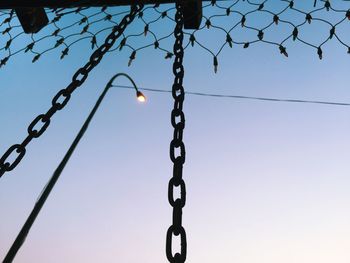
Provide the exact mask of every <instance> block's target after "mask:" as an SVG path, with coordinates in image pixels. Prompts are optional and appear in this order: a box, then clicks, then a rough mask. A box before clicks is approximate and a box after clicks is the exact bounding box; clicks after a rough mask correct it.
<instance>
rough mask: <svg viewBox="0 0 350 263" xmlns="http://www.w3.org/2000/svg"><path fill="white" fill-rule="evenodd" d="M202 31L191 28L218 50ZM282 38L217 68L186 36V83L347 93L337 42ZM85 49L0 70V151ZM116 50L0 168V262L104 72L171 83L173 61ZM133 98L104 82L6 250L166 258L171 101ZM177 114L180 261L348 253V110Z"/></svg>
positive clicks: (308, 94) (220, 104) (277, 108)
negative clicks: (40, 204) (281, 44)
mask: <svg viewBox="0 0 350 263" xmlns="http://www.w3.org/2000/svg"><path fill="white" fill-rule="evenodd" d="M312 2H313V1H312ZM161 27H162V24H160V25H159V28H158V30H159V31H157V32H164V31H165V30H164V29H163V28H161ZM135 28H136V27H135ZM347 29H349V27H347ZM155 30H156V29H155ZM169 31H171V29H170V28H169ZM210 32H211V31H208V34H207V35H206V36H205V35H204V34H203V37H202V39H203V41H206V42H207V43H208V45H213V46H217V45H215V44H216V41H217V39H216V38H215V33H212V34H210ZM213 32H215V31H213ZM312 34H314V35H312ZM312 34H311V35H310V36H313V37H315V38H316V37H317V34H316V32H315V33H312ZM140 41H142V38H141V40H140ZM27 42H28V41H23V43H27ZM51 44H52V43H51ZM286 46H287V47H288V53H289V57H288V58H285V57H284V56H281V55H280V54H279V51H278V48H276V47H274V46H270V45H264V44H258V45H255V46H252V47H250V48H248V49H243V48H241V47H238V46H234V47H233V48H232V49H225V50H224V51H223V52H224V53H223V54H222V55H221V56H220V58H219V62H220V64H219V71H218V73H217V74H214V72H213V67H212V57H211V56H209V55H208V53H206V52H204V51H203V50H201V49H199V48H189V49H187V52H186V54H185V69H186V76H185V83H184V86H185V89H186V90H188V91H196V92H210V93H217V94H236V95H248V96H264V97H276V98H291V99H317V100H329V101H343V102H350V96H349V68H350V61H349V55H348V54H346V50H344V47H341V46H340V45H339V44H338V43H337V42H335V41H331V42H330V43H328V44H327V45H326V47H325V49H324V59H323V60H321V61H320V60H319V59H318V56H317V54H316V52H315V50H314V49H312V48H309V47H307V46H304V45H301V44H298V43H293V42H289V43H288V44H286ZM89 53H90V49H89V43H88V42H87V43H85V44H84V43H82V44H81V45H80V46H79V47H78V46H76V47H75V49H73V50H72V51H71V52H70V55H69V56H68V57H67V59H65V60H62V61H60V60H59V59H58V57H59V55H60V52H59V51H53V52H51V53H48V54H47V55H45V56H43V57H42V58H41V59H40V60H39V61H38V62H36V63H35V64H32V63H31V57H30V56H29V55H18V56H17V57H16V58H15V59H14V60H13V61H11V63H9V64H8V65H7V66H6V67H4V68H1V69H0V79H1V85H0V99H1V102H0V112H1V114H0V123H1V129H0V152H1V153H3V152H4V151H5V150H6V149H7V148H8V147H9V146H10V145H12V144H14V143H18V142H20V141H22V140H23V138H24V137H25V136H26V129H27V125H28V124H29V123H30V122H31V120H32V119H33V118H34V117H36V116H37V115H38V114H41V113H44V112H46V110H47V109H48V108H49V107H50V103H51V98H52V97H53V96H54V95H55V94H56V93H57V91H58V90H60V89H61V88H64V87H65V86H66V85H67V84H68V83H69V82H70V80H71V76H72V73H74V72H75V70H76V69H77V68H79V67H80V66H82V65H83V64H85V62H86V61H87V56H88V54H89ZM129 55H130V52H129V51H127V50H125V51H122V52H117V51H116V52H113V53H111V54H109V55H108V56H106V57H105V59H104V60H103V61H102V63H101V64H100V66H99V67H97V68H96V70H94V71H93V72H92V74H91V75H90V77H89V78H88V80H87V82H86V83H85V85H83V86H82V87H81V88H79V89H78V90H77V91H76V92H75V93H74V95H73V97H72V99H71V101H70V103H69V104H68V105H67V107H66V108H65V109H64V110H63V111H61V112H59V113H57V114H56V115H55V117H54V118H53V120H52V123H51V125H50V127H49V129H48V130H47V132H46V133H45V134H44V135H43V136H42V137H40V139H37V140H34V141H33V142H32V143H31V144H30V146H29V147H28V148H27V155H26V157H25V158H24V159H23V161H22V162H21V164H20V165H19V166H18V167H17V169H16V170H15V171H13V172H10V173H8V174H6V175H5V176H3V177H2V178H1V180H0V215H1V220H0V257H1V258H2V257H3V256H4V255H5V254H6V251H7V249H8V248H9V247H10V245H11V243H12V242H13V240H14V238H15V236H16V234H17V233H18V231H19V229H20V228H21V226H22V224H23V222H24V220H25V218H26V217H27V215H28V214H29V212H30V210H31V209H32V207H33V205H34V203H35V201H36V199H37V197H38V195H39V193H40V191H41V189H42V187H43V186H44V185H45V183H46V181H47V180H48V179H49V177H50V176H51V174H52V172H53V171H54V169H55V168H56V166H57V165H58V163H59V162H60V160H61V158H62V157H63V155H64V153H65V151H66V150H67V149H68V147H69V145H70V143H71V142H72V140H73V138H74V137H75V135H76V133H77V131H78V130H79V128H80V126H81V125H82V123H83V121H84V120H85V118H86V116H87V115H88V113H89V111H90V109H91V108H92V106H93V104H94V102H95V101H96V99H97V97H98V95H99V94H100V93H101V91H102V89H103V88H104V86H105V84H106V83H107V82H108V80H109V79H110V78H111V77H112V76H113V75H114V74H115V73H118V72H125V73H127V74H129V75H130V76H131V77H132V78H133V79H134V80H135V82H136V83H137V84H138V85H139V86H140V87H144V88H155V89H166V90H169V89H171V85H172V81H173V76H172V64H171V63H172V61H170V60H164V57H163V54H162V53H160V52H159V51H157V50H154V49H153V48H152V47H151V48H148V49H147V50H145V51H144V52H142V53H140V54H138V56H137V59H136V60H135V62H134V63H133V65H132V67H127V62H128V59H129ZM116 84H126V85H129V83H128V82H127V80H125V79H118V80H117V81H116ZM145 95H146V96H147V98H148V101H147V103H145V104H140V103H138V102H137V101H136V100H135V97H134V92H133V91H131V90H124V89H118V88H114V89H113V90H111V91H110V93H109V94H108V96H107V98H106V99H105V101H104V102H103V105H102V106H101V108H100V110H99V111H98V113H97V115H96V116H95V118H94V120H93V122H92V124H91V126H90V127H89V130H88V132H87V133H86V134H85V136H84V139H83V140H82V141H81V143H80V145H79V147H78V148H77V150H76V152H75V153H74V155H73V157H72V158H71V161H70V162H69V164H68V165H67V167H66V169H65V170H64V172H63V174H62V177H61V179H60V181H59V182H58V184H57V186H56V187H55V189H54V191H53V193H52V195H51V196H50V198H49V200H48V201H47V203H46V205H45V207H44V208H43V210H42V213H41V214H40V216H39V217H38V219H37V221H36V223H35V225H34V227H33V228H32V231H31V232H30V234H29V236H28V238H27V240H26V242H25V244H24V245H23V247H22V249H21V251H20V252H19V254H18V256H17V259H16V261H15V262H19V263H22V262H23V263H27V262H45V263H56V262H57V263H58V262H65V263H76V262H91V263H92V262H103V263H109V262H116V261H118V262H127V263H136V262H165V260H166V257H165V234H166V230H167V228H168V226H169V225H170V223H171V218H172V216H171V213H172V211H171V207H170V205H169V204H168V201H167V187H168V180H169V178H170V177H171V172H172V164H171V161H170V159H169V143H170V140H171V137H172V128H171V124H170V112H171V109H172V106H173V103H172V97H171V95H170V94H167V93H166V94H159V93H151V92H145ZM184 111H185V114H186V129H185V135H184V141H185V144H186V149H187V156H186V157H187V160H186V165H185V168H184V178H185V180H186V183H187V192H188V200H187V205H186V207H185V209H184V219H183V224H184V226H185V228H186V230H187V235H188V262H203V263H209V262H210V263H211V262H235V263H257V262H259V263H280V262H284V263H310V262H317V263H329V262H336V263H348V262H349V261H350V252H349V243H350V224H349V222H350V210H349V204H350V191H349V185H350V177H349V174H350V167H349V156H350V152H349V149H350V139H349V138H350V136H349V130H350V119H349V116H350V107H339V106H338V107H336V106H324V105H309V104H288V103H273V102H256V101H247V100H232V99H219V98H210V97H209V98H207V97H195V96H190V95H188V96H187V97H186V101H185V106H184Z"/></svg>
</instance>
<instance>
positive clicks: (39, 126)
mask: <svg viewBox="0 0 350 263" xmlns="http://www.w3.org/2000/svg"><path fill="white" fill-rule="evenodd" d="M142 9H143V4H136V5H133V6H132V7H131V10H130V13H129V14H128V15H126V16H125V17H124V18H123V19H122V21H121V22H120V24H118V25H116V26H114V28H113V30H112V32H111V33H110V34H109V35H108V36H107V38H106V40H105V42H104V44H103V45H101V46H100V47H99V48H98V49H96V50H95V51H94V52H93V53H92V55H91V56H90V59H89V61H88V62H87V63H86V64H85V66H84V67H82V68H80V69H79V70H78V71H77V72H76V73H75V74H74V75H73V78H72V82H71V83H70V84H69V85H68V86H67V87H66V88H65V89H62V90H60V91H59V92H58V93H57V94H56V95H55V97H54V98H53V99H52V106H51V108H50V109H49V110H48V111H47V112H46V113H45V114H40V115H39V116H38V117H36V118H35V119H34V120H33V121H32V123H31V124H30V125H29V126H28V136H27V137H26V138H25V139H24V141H23V142H22V143H21V144H15V145H13V146H11V147H10V148H9V149H8V150H7V151H6V152H5V154H4V155H3V156H2V157H1V158H0V178H1V176H2V175H4V173H6V172H8V171H11V170H13V169H14V168H15V167H16V166H17V165H18V164H19V163H20V161H21V160H22V159H23V157H24V155H25V153H26V147H27V145H28V144H29V143H30V142H31V141H32V139H34V138H38V137H40V136H41V135H42V134H43V133H44V132H45V131H46V129H47V128H48V127H49V125H50V121H51V118H52V116H53V115H54V114H55V113H56V112H57V111H60V110H62V109H63V108H64V107H65V106H66V105H67V103H68V101H69V100H70V98H71V94H72V93H73V92H74V90H75V89H77V88H78V87H80V86H81V85H82V84H83V83H84V82H85V80H86V79H87V77H88V75H89V73H90V71H91V70H92V69H94V68H95V67H96V66H97V65H98V64H99V63H100V61H101V59H102V58H103V56H104V55H105V54H106V53H107V52H108V51H109V50H110V49H111V48H112V46H113V45H114V43H115V42H116V40H117V39H118V38H119V37H120V36H121V35H122V34H123V32H124V30H125V28H126V27H127V26H128V25H129V24H130V23H131V22H132V21H133V20H134V18H135V17H136V15H137V14H138V13H139V12H140V11H141V10H142ZM11 156H13V158H11V160H12V161H10V157H11Z"/></svg>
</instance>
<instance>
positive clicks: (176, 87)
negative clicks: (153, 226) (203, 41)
mask: <svg viewBox="0 0 350 263" xmlns="http://www.w3.org/2000/svg"><path fill="white" fill-rule="evenodd" d="M175 21H176V27H175V30H174V36H175V44H174V54H175V60H174V64H173V73H174V75H175V80H174V84H173V87H172V95H173V98H174V109H173V110H172V112H171V124H172V126H173V127H174V136H173V140H172V141H171V143H170V159H171V161H172V162H173V164H174V165H173V177H172V178H171V179H170V181H169V188H168V199H169V203H170V205H171V206H172V207H173V223H172V225H171V226H170V227H169V229H168V232H167V235H166V256H167V258H168V261H169V262H171V263H183V262H185V261H186V254H187V240H186V232H185V229H184V227H183V226H182V208H183V207H184V206H185V203H186V186H185V182H184V180H183V179H182V170H183V164H184V163H185V154H186V153H185V144H184V143H183V141H182V138H183V130H184V128H185V115H184V113H183V111H182V107H183V101H184V98H185V91H184V88H183V78H184V67H183V65H182V62H183V57H184V48H183V38H184V33H183V25H184V14H183V2H182V1H181V0H178V1H177V2H176V15H175ZM176 152H178V154H177V153H176ZM175 187H180V193H181V194H180V198H177V199H176V200H175V197H174V188H175ZM174 235H175V236H179V235H180V240H181V249H180V251H179V252H176V253H175V254H174V253H173V249H172V239H173V236H174Z"/></svg>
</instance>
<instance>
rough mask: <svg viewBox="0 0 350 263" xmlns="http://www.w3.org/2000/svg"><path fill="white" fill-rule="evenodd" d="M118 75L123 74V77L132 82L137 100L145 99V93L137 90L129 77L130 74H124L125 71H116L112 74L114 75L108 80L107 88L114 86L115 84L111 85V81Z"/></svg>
mask: <svg viewBox="0 0 350 263" xmlns="http://www.w3.org/2000/svg"><path fill="white" fill-rule="evenodd" d="M120 76H124V77H126V78H127V79H128V80H130V82H131V83H132V85H133V87H134V89H135V91H136V97H137V99H138V100H139V101H141V102H144V101H146V97H145V95H143V94H142V92H141V91H139V89H138V88H137V86H136V84H135V82H134V80H133V79H132V78H130V76H129V75H127V74H125V73H118V74H116V75H114V76H113V77H112V78H111V79H110V80H109V81H108V83H107V86H106V89H109V88H111V87H116V86H113V81H114V80H115V79H116V78H118V77H120Z"/></svg>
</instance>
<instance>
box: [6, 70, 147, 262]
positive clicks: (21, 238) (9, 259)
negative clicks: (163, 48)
mask: <svg viewBox="0 0 350 263" xmlns="http://www.w3.org/2000/svg"><path fill="white" fill-rule="evenodd" d="M120 76H124V77H126V78H128V79H129V80H130V82H131V83H132V85H133V87H134V89H135V91H136V96H137V99H138V100H139V101H141V102H144V101H145V100H146V97H145V96H144V95H143V94H142V92H140V91H139V90H138V88H137V86H136V84H135V82H134V81H133V80H132V78H131V77H130V76H128V75H127V74H125V73H118V74H116V75H114V76H113V77H112V78H111V79H110V81H109V82H108V83H107V85H106V87H105V88H104V90H103V92H102V93H101V95H100V97H99V98H98V100H97V101H96V104H95V106H94V108H93V109H92V111H91V112H90V114H89V116H88V117H87V119H86V120H85V122H84V124H83V126H82V127H81V129H80V131H79V133H78V134H77V136H76V137H75V139H74V141H73V143H72V145H71V146H70V147H69V149H68V151H67V153H66V154H65V156H64V157H63V159H62V161H61V163H60V164H59V165H58V167H57V168H56V170H55V172H54V173H53V175H52V177H51V178H50V180H49V182H48V183H47V185H46V186H45V187H44V189H43V191H42V193H41V195H40V196H39V198H38V200H37V202H36V203H35V205H34V208H33V210H32V212H31V213H30V215H29V217H28V218H27V220H26V222H25V223H24V225H23V227H22V229H21V231H20V232H19V234H18V235H17V237H16V239H15V241H14V242H13V244H12V246H11V248H10V250H9V251H8V252H7V254H6V257H5V259H4V261H3V263H11V262H12V261H13V259H14V258H15V256H16V254H17V252H18V250H19V249H20V248H21V246H22V244H23V243H24V241H25V239H26V237H27V235H28V233H29V231H30V229H31V227H32V225H33V223H34V221H35V219H36V217H37V216H38V214H39V213H40V210H41V208H42V207H43V205H44V204H45V202H46V200H47V198H48V197H49V195H50V193H51V191H52V189H53V188H54V186H55V184H56V182H57V180H58V179H59V177H60V175H61V173H62V171H63V169H64V167H65V166H66V164H67V162H68V161H69V159H70V157H71V155H72V154H73V152H74V150H75V148H76V147H77V145H78V144H79V142H80V140H81V138H82V137H83V135H84V134H85V131H86V130H87V128H88V127H89V124H90V122H91V120H92V118H93V117H94V115H95V113H96V111H97V110H98V108H99V106H100V104H101V102H102V101H103V99H104V97H105V96H106V94H107V92H108V91H109V89H110V88H111V87H113V81H114V80H115V79H116V78H118V77H120Z"/></svg>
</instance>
